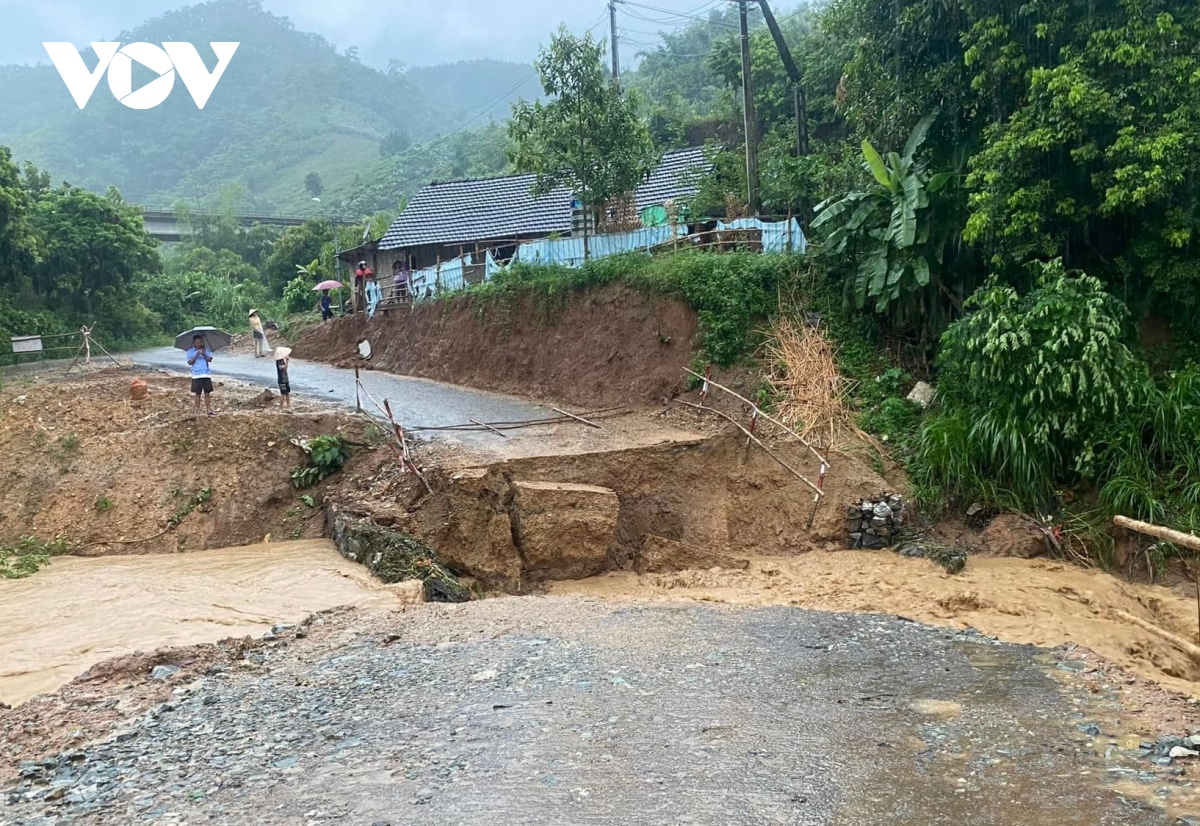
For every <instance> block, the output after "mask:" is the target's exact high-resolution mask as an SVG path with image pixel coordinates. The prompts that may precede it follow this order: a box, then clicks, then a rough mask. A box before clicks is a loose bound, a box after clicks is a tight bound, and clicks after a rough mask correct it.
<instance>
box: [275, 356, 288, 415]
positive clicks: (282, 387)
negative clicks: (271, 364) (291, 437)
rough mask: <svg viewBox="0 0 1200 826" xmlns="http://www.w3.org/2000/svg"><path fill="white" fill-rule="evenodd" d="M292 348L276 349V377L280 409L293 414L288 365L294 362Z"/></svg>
mask: <svg viewBox="0 0 1200 826" xmlns="http://www.w3.org/2000/svg"><path fill="white" fill-rule="evenodd" d="M291 355H292V349H291V348H290V347H276V348H275V377H276V378H277V379H278V380H279V409H280V410H282V411H283V412H285V413H291V412H292V383H291V382H290V381H288V363H289V362H290V361H291V360H292V359H291Z"/></svg>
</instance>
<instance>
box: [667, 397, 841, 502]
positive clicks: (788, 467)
mask: <svg viewBox="0 0 1200 826" xmlns="http://www.w3.org/2000/svg"><path fill="white" fill-rule="evenodd" d="M675 403H676V404H682V405H684V406H685V407H691V408H694V409H695V410H703V411H705V412H706V413H715V414H716V415H718V416H720V417H721V418H722V419H724V420H725V421H727V422H729V423H730V424H732V425H733V426H734V427H736V428H737V429H738V430H740V431H742V432H743V433H745V434H746V435H747V436H749V437H750V441H752V442H754V444H756V445H758V446H759V447H761V448H762V449H763V451H764V452H765V453H766V454H767V455H768V456H770V457H771V458H772V459H774V460H775V461H776V462H778V463H779V465H780V466H781V467H782V468H783V469H784V470H786V471H787V472H788V473H790V474H792V475H793V476H795V477H796V478H797V479H799V480H800V481H801V482H803V483H804V484H806V485H808V486H809V487H810V488H812V489H813V490H814V491H815V492H816V494H817V497H818V498H819V497H822V496H824V495H825V491H823V490H821V489H820V488H819V487H817V486H816V485H814V484H813V483H812V482H810V481H809V480H808V479H807V478H806V477H805V476H804V474H802V473H800V472H799V471H798V470H796V469H795V468H793V467H792V466H791V465H789V464H788V463H787V462H785V461H783V460H782V459H780V458H779V457H778V456H776V455H775V454H774V453H773V452H772V451H771V449H770V448H769V447H767V446H766V445H764V444H763V443H762V442H761V441H760V440H759V439H758V437H757V436H755V435H754V434H753V433H751V432H750V431H749V430H747V429H746V428H745V427H743V426H742V424H741V422H739V421H738V420H737V419H735V418H733V417H732V416H727V415H726V414H724V413H722V412H721V411H720V410H713V409H712V408H711V407H703V406H701V405H698V404H693V403H692V402H685V401H683V400H682V399H675Z"/></svg>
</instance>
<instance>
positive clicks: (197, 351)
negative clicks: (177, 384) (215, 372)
mask: <svg viewBox="0 0 1200 826" xmlns="http://www.w3.org/2000/svg"><path fill="white" fill-rule="evenodd" d="M212 360H213V354H212V350H210V349H208V345H207V344H205V342H204V336H201V335H195V336H192V347H191V349H190V350H188V351H187V363H188V364H189V365H191V368H192V395H193V396H194V397H195V399H196V412H197V413H199V412H200V396H201V395H203V396H204V409H205V410H207V411H208V415H210V416H211V415H213V409H212V391H213V383H212Z"/></svg>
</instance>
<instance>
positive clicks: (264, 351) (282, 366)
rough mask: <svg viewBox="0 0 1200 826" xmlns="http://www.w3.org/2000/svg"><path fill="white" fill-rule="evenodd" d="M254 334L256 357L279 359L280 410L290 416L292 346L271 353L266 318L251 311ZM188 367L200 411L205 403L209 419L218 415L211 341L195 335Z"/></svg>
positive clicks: (188, 357) (276, 366)
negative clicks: (214, 397)
mask: <svg viewBox="0 0 1200 826" xmlns="http://www.w3.org/2000/svg"><path fill="white" fill-rule="evenodd" d="M250 333H251V335H252V336H253V338H254V357H255V358H266V357H268V356H273V357H274V358H275V379H276V383H277V384H278V385H279V409H280V410H283V411H284V412H286V413H291V412H292V384H291V381H290V379H289V378H288V365H289V363H290V362H291V355H292V351H291V348H289V347H276V348H275V349H274V350H271V346H270V344H268V343H267V331H266V329H265V328H264V326H263V323H262V318H260V317H259V315H258V310H251V311H250ZM185 358H186V359H187V363H188V367H189V368H190V369H191V374H192V396H193V397H194V400H195V409H196V412H197V413H199V412H200V406H201V401H203V404H204V410H205V412H207V413H208V415H209V416H212V415H215V414H214V413H213V409H212V392H213V382H212V362H213V351H212V348H211V347H209V346H208V342H206V341H205V340H204V336H203V335H201V334H199V333H197V334H196V335H194V336H192V346H191V347H190V348H189V349H188V350H187V352H186V354H185Z"/></svg>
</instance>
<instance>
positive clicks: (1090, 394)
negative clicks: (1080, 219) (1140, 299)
mask: <svg viewBox="0 0 1200 826" xmlns="http://www.w3.org/2000/svg"><path fill="white" fill-rule="evenodd" d="M1040 270H1041V272H1040V274H1039V276H1038V279H1037V282H1036V286H1035V288H1034V289H1033V290H1031V291H1030V292H1029V293H1027V294H1026V295H1024V296H1021V295H1018V293H1017V292H1016V290H1014V289H1013V288H1011V287H1007V286H1002V285H1000V284H996V283H992V284H989V285H987V286H986V287H984V288H983V289H981V290H979V292H977V293H975V295H974V296H972V297H971V298H970V299H969V300H968V302H967V309H968V310H969V312H968V314H967V315H966V316H964V317H963V318H962V319H961V320H960V321H957V322H955V323H954V324H952V325H951V326H950V328H949V329H948V330H947V331H946V333H945V334H944V335H943V337H942V351H941V355H940V356H939V360H940V366H941V376H940V381H939V387H940V390H941V411H940V413H939V415H937V416H935V417H933V418H932V419H931V421H930V422H929V423H928V424H927V425H926V428H925V432H924V434H923V440H922V441H923V455H922V459H923V462H924V463H925V465H926V466H927V468H928V470H929V471H930V472H932V473H935V474H936V475H937V476H938V477H939V478H940V481H941V482H942V483H943V484H944V485H945V486H946V487H947V489H948V490H950V491H952V492H954V493H957V494H960V495H961V496H964V497H979V498H981V499H983V500H984V501H986V502H988V503H993V504H1013V503H1037V504H1039V505H1040V506H1041V507H1042V508H1046V507H1048V506H1049V504H1050V503H1051V502H1052V501H1053V496H1054V490H1055V485H1058V484H1066V483H1069V482H1071V481H1072V480H1084V479H1089V478H1093V477H1094V473H1095V466H1094V463H1095V461H1096V457H1097V455H1098V454H1099V453H1102V452H1103V450H1104V444H1105V442H1106V440H1107V439H1108V438H1109V436H1110V434H1111V430H1112V428H1113V426H1114V425H1115V423H1117V422H1120V421H1122V420H1123V419H1124V417H1125V416H1126V414H1127V412H1128V410H1129V409H1130V408H1131V406H1132V405H1133V404H1134V402H1135V400H1136V399H1137V398H1138V397H1139V395H1140V394H1141V393H1143V392H1144V391H1145V390H1146V388H1147V385H1148V384H1149V372H1148V371H1147V370H1146V369H1145V368H1144V366H1143V365H1142V364H1141V363H1140V361H1139V360H1138V359H1137V357H1136V356H1135V355H1134V354H1133V353H1132V352H1131V351H1130V349H1129V348H1128V346H1126V344H1125V343H1124V341H1123V339H1122V334H1121V324H1122V321H1123V320H1124V308H1123V307H1121V306H1120V303H1119V302H1118V301H1116V300H1115V299H1114V298H1113V297H1112V296H1111V295H1109V294H1108V293H1107V292H1105V290H1104V287H1103V285H1102V284H1101V283H1100V282H1099V281H1098V280H1097V279H1095V278H1091V277H1089V276H1086V275H1069V274H1068V273H1067V272H1066V271H1064V269H1063V267H1062V264H1061V262H1059V261H1057V260H1056V261H1054V262H1052V263H1051V264H1048V265H1044V266H1043V267H1041V268H1040Z"/></svg>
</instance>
